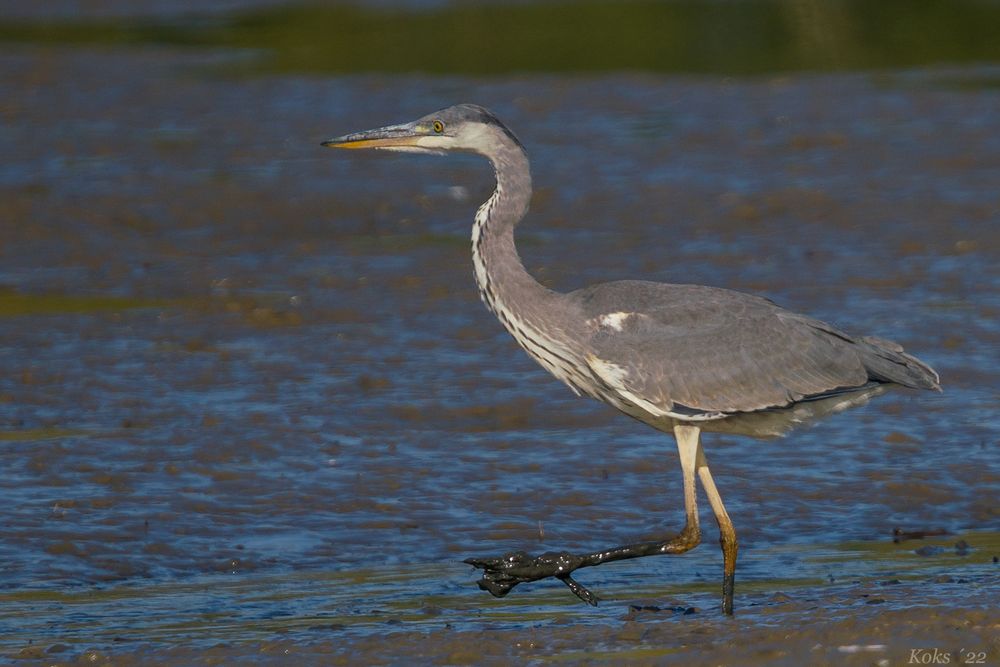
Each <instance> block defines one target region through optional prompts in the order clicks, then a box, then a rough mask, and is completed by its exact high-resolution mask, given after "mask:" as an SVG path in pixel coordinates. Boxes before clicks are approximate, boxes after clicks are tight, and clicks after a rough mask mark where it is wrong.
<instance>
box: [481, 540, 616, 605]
mask: <svg viewBox="0 0 1000 667" xmlns="http://www.w3.org/2000/svg"><path fill="white" fill-rule="evenodd" d="M585 560H586V559H585V557H584V556H575V555H573V554H571V553H567V552H565V551H559V552H553V551H550V552H546V553H543V554H542V555H540V556H532V555H530V554H528V553H526V552H524V551H515V552H512V553H509V554H506V555H504V556H501V557H499V558H466V559H465V561H464V562H466V563H468V564H469V565H472V566H473V567H476V568H479V569H480V570H482V571H483V576H482V578H481V579H479V581H478V582H477V583H478V584H479V588H480V589H482V590H484V591H488V592H489V593H490V594H491V595H493V596H494V597H498V598H502V597H503V596H505V595H507V593H509V592H510V591H511V589H512V588H514V587H515V586H517V585H518V584H522V583H525V582H529V581H538V580H539V579H546V578H548V577H555V578H556V579H558V580H559V581H561V582H563V583H564V584H566V586H567V587H568V588H569V589H570V590H571V591H573V594H574V595H576V596H577V597H578V598H580V599H581V600H583V601H584V602H586V603H587V604H589V605H593V606H595V607H596V606H597V601H598V597H597V596H596V595H594V594H593V593H591V592H590V591H589V590H587V588H586V587H585V586H583V585H582V584H581V583H580V582H578V581H576V580H575V579H573V577H571V576H570V574H571V573H572V572H573V571H574V570H576V569H578V568H580V567H583V566H584V565H585Z"/></svg>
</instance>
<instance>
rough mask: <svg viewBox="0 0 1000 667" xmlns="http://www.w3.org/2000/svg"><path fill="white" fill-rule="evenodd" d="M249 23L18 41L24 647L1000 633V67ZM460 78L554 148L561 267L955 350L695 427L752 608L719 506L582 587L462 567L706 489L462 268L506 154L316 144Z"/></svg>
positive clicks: (764, 640)
mask: <svg viewBox="0 0 1000 667" xmlns="http://www.w3.org/2000/svg"><path fill="white" fill-rule="evenodd" d="M225 58H226V56H225V54H219V53H213V54H212V55H211V56H206V55H204V54H203V53H200V52H189V51H188V52H181V51H176V50H172V49H165V48H159V47H146V48H141V49H134V50H129V51H122V50H117V49H115V48H107V49H92V48H86V49H76V50H69V49H64V48H61V47H51V46H50V47H45V48H42V47H31V46H21V47H16V48H15V47H8V48H6V49H5V50H4V51H3V53H2V54H0V67H2V68H3V70H4V72H5V75H4V76H3V77H2V78H0V99H2V100H4V102H3V103H2V107H0V114H2V117H3V122H4V125H3V129H2V132H0V151H2V153H3V155H4V156H5V160H4V161H3V165H0V188H2V191H3V196H2V197H0V218H2V221H0V225H2V228H3V234H2V238H0V286H2V289H0V331H2V345H0V368H2V369H3V372H2V373H0V457H2V460H0V465H2V467H3V470H4V483H3V485H2V486H0V501H2V502H3V505H4V507H5V511H4V515H3V522H2V523H0V599H2V600H3V611H2V612H0V655H3V656H5V657H7V658H13V657H17V656H20V657H23V658H26V659H27V658H39V659H42V658H45V659H47V660H49V661H52V660H69V661H72V660H76V659H77V658H78V657H80V656H81V655H84V656H85V651H88V650H93V651H95V653H94V656H96V657H95V660H99V659H114V660H116V661H118V662H126V663H127V662H129V661H134V662H136V663H138V664H144V663H148V662H150V661H153V662H161V663H162V662H175V663H178V664H183V663H188V662H192V661H203V662H211V661H216V662H219V661H221V662H229V661H234V660H235V661H244V662H245V661H252V660H260V661H264V662H280V661H282V660H288V661H300V660H302V659H307V660H321V659H326V658H329V659H337V660H342V661H350V660H356V659H359V656H360V657H362V658H364V659H366V660H367V661H368V662H388V663H393V662H401V661H402V660H403V657H402V656H420V657H422V659H424V660H426V661H428V662H444V661H448V660H451V661H452V662H475V661H479V660H482V659H484V658H486V657H490V656H492V657H493V658H495V659H523V660H542V659H557V658H558V659H565V660H571V661H572V660H581V659H584V658H586V657H590V658H595V656H596V658H595V659H601V656H604V658H605V659H623V660H634V661H638V662H642V661H670V660H671V659H677V660H682V661H686V662H688V663H689V664H691V663H699V662H702V661H708V660H714V659H718V661H720V662H725V661H726V660H730V661H731V660H732V659H733V656H734V655H735V656H740V655H743V656H744V657H746V656H745V654H741V653H739V652H738V651H739V650H744V651H745V650H746V649H747V647H748V646H752V647H756V648H758V649H759V651H757V652H756V653H751V657H750V658H748V660H750V661H752V660H753V659H757V660H758V662H766V661H775V660H777V661H780V660H782V659H784V660H787V661H788V664H801V658H802V654H801V651H808V650H814V649H813V647H814V645H817V644H821V645H822V646H824V647H825V648H824V649H822V652H821V653H820V654H819V657H817V659H818V660H825V659H829V660H835V659H837V658H838V657H840V658H844V659H859V660H861V659H864V660H867V661H868V662H871V661H872V660H874V659H877V658H880V657H884V656H888V657H893V658H895V657H897V656H905V655H907V653H906V651H905V649H907V648H908V647H910V648H912V647H915V646H917V644H916V643H914V642H920V641H926V642H930V641H931V639H928V638H932V639H934V641H940V642H945V643H942V644H941V645H942V646H945V645H946V642H950V641H952V640H954V641H958V640H959V639H967V640H968V641H969V642H970V643H969V645H968V646H965V648H972V647H979V646H981V647H982V648H981V649H978V650H983V651H987V652H988V656H989V658H990V659H991V660H994V661H996V660H997V659H998V655H1000V654H998V646H997V644H996V637H997V636H1000V633H997V632H996V630H997V626H996V625H995V622H996V621H995V615H994V616H993V617H992V620H991V618H990V615H989V612H990V611H991V610H992V611H994V612H995V599H996V594H997V592H998V591H1000V585H998V584H1000V574H998V570H997V565H996V564H995V563H994V562H993V559H994V558H995V556H997V555H998V554H1000V545H998V538H997V530H998V527H1000V521H998V517H1000V515H998V508H997V504H996V495H997V494H996V490H997V488H998V481H1000V465H998V460H997V456H996V444H997V441H998V435H1000V425H998V422H997V407H998V399H1000V394H998V391H997V387H1000V378H998V371H997V351H998V349H1000V347H998V342H1000V324H998V322H1000V318H998V315H1000V270H998V266H1000V263H998V259H1000V257H998V255H1000V252H998V251H1000V243H998V241H1000V224H998V223H1000V195H998V192H1000V190H998V187H997V186H998V184H1000V158H998V156H1000V94H998V93H997V91H996V89H995V88H990V87H979V86H969V85H968V82H969V81H976V80H985V81H990V80H992V81H995V80H996V79H997V77H998V76H1000V74H998V73H997V72H996V71H995V70H992V69H988V68H980V69H951V70H946V69H933V70H921V71H896V72H886V73H880V74H839V75H823V76H819V75H813V76H806V75H801V76H794V77H769V78H754V79H745V80H719V79H701V78H680V77H674V76H669V75H662V76H661V75H655V76H654V75H638V74H635V75H606V76H597V75H593V76H579V77H574V78H563V77H556V76H541V75H539V76H530V77H525V76H518V77H508V78H495V79H487V80H480V79H470V78H458V77H433V78H432V77H420V76H380V75H368V76H353V77H338V78H329V79H322V78H300V77H296V76H292V75H282V76H271V77H257V78H251V79H230V78H225V77H219V76H214V75H213V76H206V74H205V71H204V69H203V65H204V64H205V63H206V61H207V60H210V59H220V60H225ZM457 101H476V102H479V103H482V104H485V105H487V106H490V107H492V108H494V110H495V111H496V112H497V113H498V115H499V116H500V117H502V118H503V119H505V121H507V122H508V123H509V125H510V126H511V127H512V128H513V129H514V130H515V132H517V133H518V135H519V136H520V138H521V140H522V141H523V142H524V143H525V145H526V146H527V147H528V149H529V152H530V154H531V156H532V159H533V169H534V173H535V180H536V190H537V192H536V195H535V197H534V200H533V202H532V214H531V217H530V218H529V219H528V220H527V221H526V222H525V223H524V225H523V226H522V228H521V229H520V232H519V237H518V238H519V243H520V246H521V250H522V254H523V256H524V258H525V263H526V265H527V266H528V267H529V269H530V270H531V271H532V272H533V273H534V274H535V275H536V276H538V277H539V278H540V279H541V280H543V281H545V282H546V283H547V284H549V285H551V286H553V287H555V288H558V289H562V290H569V289H573V288H576V287H580V286H583V285H586V284H589V283H592V282H597V281H603V280H611V279H618V278H627V277H642V278H647V279H653V280H664V281H672V282H693V283H705V284H713V285H721V286H728V287H733V288H737V289H743V290H748V291H754V292H758V293H762V294H765V295H767V296H769V297H771V298H773V299H775V300H776V301H778V302H779V303H781V304H783V305H785V306H788V307H790V308H792V309H795V310H801V311H804V312H808V313H810V314H812V315H815V316H818V317H820V318H822V319H827V320H829V321H833V322H835V323H837V324H838V325H839V326H841V327H843V328H845V329H847V330H849V331H852V332H857V333H868V334H876V335H879V336H883V337H886V338H891V339H894V340H897V341H899V342H901V343H902V344H903V345H904V346H905V347H906V348H907V349H908V350H910V351H912V352H914V353H916V354H918V355H919V356H920V357H921V358H922V359H924V360H925V361H927V362H928V363H930V364H931V365H933V366H934V367H935V368H937V370H938V371H939V372H940V373H941V376H942V381H943V384H944V386H945V392H944V393H943V394H930V393H916V392H896V393H891V394H889V395H887V396H884V397H881V398H880V399H878V400H877V401H875V402H873V403H872V404H870V405H867V406H864V407H862V408H858V409H855V410H853V411H851V412H848V413H845V414H842V415H837V416H834V417H832V418H830V419H828V420H826V421H824V422H822V423H821V424H819V425H817V426H815V427H813V428H810V429H805V430H800V431H797V432H794V433H793V434H791V435H790V436H789V437H787V438H784V439H781V440H774V441H765V442H760V441H753V440H747V439H741V438H737V437H723V436H708V437H707V438H706V451H707V455H708V457H709V459H710V461H712V464H713V470H714V472H715V476H716V479H717V482H718V484H719V487H720V491H721V493H722V494H723V497H724V498H725V499H726V504H727V507H728V509H729V512H730V515H731V516H732V518H733V520H734V522H735V525H736V527H737V530H738V532H739V536H740V540H741V548H742V551H741V555H740V563H739V571H738V579H737V581H738V584H737V608H738V611H739V614H738V617H737V620H736V621H735V622H736V623H738V624H739V625H738V627H739V632H731V631H730V629H731V628H732V627H733V626H731V625H726V623H728V621H726V619H721V618H719V617H718V614H717V613H716V604H717V600H716V592H717V588H718V584H719V582H718V580H719V578H720V574H721V572H720V570H721V558H720V555H719V553H718V549H717V548H716V546H715V537H714V534H715V533H714V529H713V526H712V521H711V519H710V515H709V514H707V513H705V512H704V511H703V519H704V522H705V525H706V526H708V528H707V530H706V539H705V542H706V543H705V544H704V545H703V546H701V547H700V548H699V549H697V550H696V551H694V552H692V553H690V554H688V555H686V556H684V557H683V558H662V559H644V560H643V561H640V562H637V563H627V564H616V565H610V566H605V567H602V568H597V569H595V570H592V571H582V572H581V573H580V576H579V579H580V580H581V582H584V583H586V584H587V585H588V586H590V587H592V588H593V589H594V590H595V591H596V592H597V593H598V594H599V595H601V596H602V597H603V598H604V600H605V602H604V604H603V605H602V606H600V607H598V608H597V609H596V610H594V609H590V608H587V607H584V606H583V605H579V604H576V603H575V599H574V598H572V596H570V595H569V593H568V592H567V591H566V590H565V588H564V587H562V586H561V585H559V584H551V583H550V584H535V585H526V586H522V587H519V588H518V589H517V590H515V591H514V592H513V593H512V594H511V595H510V596H509V597H508V598H504V599H503V600H495V599H493V598H491V597H489V596H488V595H487V594H486V593H483V592H481V591H479V590H478V589H477V588H476V586H475V584H474V581H475V579H476V575H475V573H474V572H473V571H471V569H470V568H467V566H464V565H462V564H461V560H462V559H463V558H465V557H468V556H473V555H499V554H500V553H503V552H505V551H509V550H514V549H527V550H529V551H533V552H541V551H545V550H549V549H570V550H580V549H585V550H589V549H592V548H595V547H606V546H610V545H612V544H618V543H621V542H625V541H629V540H633V539H636V538H649V537H654V536H657V535H663V534H664V533H669V532H672V531H674V530H676V529H677V528H679V527H680V523H681V521H682V515H683V512H682V502H681V496H680V472H679V469H678V465H677V460H676V455H675V454H674V445H673V443H672V441H671V439H670V438H668V437H667V436H665V435H662V434H658V433H656V432H654V431H652V430H650V429H648V428H646V427H643V426H642V425H639V424H637V423H634V422H632V421H631V420H628V419H625V418H624V417H621V416H619V415H616V414H615V413H613V412H612V411H610V410H609V409H607V408H605V407H603V406H601V405H599V404H596V403H593V402H591V401H586V400H581V399H576V398H575V397H573V396H572V394H571V393H570V392H569V391H568V390H567V389H566V388H565V387H563V386H562V385H560V384H558V383H557V382H556V381H555V380H552V379H551V378H549V377H547V376H546V375H545V374H544V372H543V371H541V370H540V369H538V368H536V367H535V366H534V365H533V363H532V362H531V361H530V360H529V359H527V358H526V357H525V356H524V355H523V353H521V352H520V351H519V350H518V349H517V347H516V346H515V345H514V344H513V342H512V341H511V340H510V339H509V337H508V336H507V335H506V334H505V333H504V332H503V330H502V329H501V328H500V326H499V325H498V324H497V323H496V322H495V321H494V320H493V319H492V316H491V315H490V314H489V313H488V312H486V310H485V309H484V308H483V307H482V305H481V304H480V303H479V302H478V298H477V296H476V291H475V287H474V285H473V282H472V278H471V275H470V274H471V262H470V258H469V250H468V234H469V226H470V223H471V217H472V214H473V212H474V210H475V208H476V206H477V205H478V203H479V202H480V201H481V200H483V199H485V197H486V196H488V194H489V192H490V189H491V187H492V182H491V180H490V176H491V175H490V173H489V169H488V167H487V166H486V165H484V164H481V163H480V162H479V161H478V160H476V159H474V158H465V157H458V158H449V159H431V158H412V157H406V156H403V157H393V156H386V155H374V156H367V155H360V156H357V155H342V154H335V153H332V152H329V151H324V150H322V149H320V148H319V146H318V143H319V141H321V140H323V139H325V138H327V137H329V136H333V135H337V134H341V133H344V132H347V131H352V130H357V129H362V128H366V127H370V126H375V125H379V124H383V123H389V122H396V121H402V120H407V119H410V118H414V117H416V116H418V115H422V114H423V113H426V112H427V111H430V110H433V109H435V108H439V107H441V106H444V105H445V104H448V103H452V102H457ZM831 101H835V103H834V104H831V103H830V102H831ZM895 527H903V528H904V529H907V530H927V529H935V530H942V531H946V533H947V534H946V535H944V536H941V537H937V538H934V539H933V540H931V539H928V540H922V541H907V542H902V543H900V544H893V543H892V530H893V528H895ZM959 541H965V542H966V543H967V544H968V545H969V548H968V550H963V549H961V548H959V549H956V547H955V544H956V543H958V542H959ZM928 546H930V547H931V548H930V549H929V550H928V549H925V547H928ZM873 600H882V602H881V603H873V602H872V601H873ZM630 605H634V606H638V607H643V608H646V609H639V610H632V611H630V610H629V609H630ZM689 608H694V609H695V610H696V612H695V613H693V614H684V613H683V612H684V611H685V610H687V609H689ZM943 618H950V619H952V620H954V619H958V621H955V623H957V624H958V625H960V626H961V627H962V628H964V632H965V634H964V635H962V634H961V633H959V634H957V635H955V634H954V630H953V629H949V627H951V626H948V625H947V623H945V622H944V621H942V619H943ZM803 624H809V625H810V626H811V630H810V631H809V632H807V633H806V634H804V635H803V636H802V638H801V639H798V640H795V641H785V642H784V643H782V640H781V639H780V638H781V637H782V636H785V635H787V628H789V627H796V628H798V627H801V626H802V625H803ZM865 624H867V625H865ZM824 633H825V634H824ZM879 633H881V634H879ZM949 633H952V634H949ZM820 635H822V636H820ZM738 636H741V637H744V638H745V640H744V641H743V642H738V641H737V640H736V637H738ZM706 637H711V638H712V639H710V640H709V639H706ZM907 642H909V643H907ZM776 644H777V645H778V646H777V647H775V645H776ZM852 645H859V646H860V645H865V646H868V645H884V647H883V648H882V649H858V651H856V652H854V653H851V652H850V651H846V652H845V651H840V652H838V651H839V649H838V648H837V647H838V646H852ZM921 645H923V644H921ZM926 645H928V646H930V645H931V643H927V644H926ZM947 646H951V644H947ZM470 647H474V648H470ZM957 649H958V647H957V646H954V647H952V650H957ZM581 652H582V653H581ZM782 652H785V653H782ZM754 656H758V657H756V658H755V657H754ZM796 661H797V662H796ZM859 664H868V663H867V662H863V663H859Z"/></svg>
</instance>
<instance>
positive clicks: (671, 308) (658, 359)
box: [573, 281, 871, 418]
mask: <svg viewBox="0 0 1000 667" xmlns="http://www.w3.org/2000/svg"><path fill="white" fill-rule="evenodd" d="M573 296H574V298H575V299H577V301H578V303H579V305H580V306H581V307H582V308H583V309H584V313H585V315H586V318H587V322H588V326H589V327H591V334H590V338H589V354H588V356H587V362H588V365H589V366H590V367H591V369H592V371H593V372H594V374H595V375H596V376H597V377H598V378H599V379H600V381H601V382H603V383H604V384H605V385H606V388H608V389H611V390H613V391H614V392H616V393H617V395H618V396H620V397H622V398H624V399H625V400H628V401H630V402H632V403H634V404H637V405H639V406H640V407H641V408H643V409H645V410H647V411H650V412H653V414H666V415H670V416H674V417H691V418H697V417H698V416H702V417H706V418H712V417H717V416H719V415H720V414H726V413H734V412H751V411H756V410H762V409H765V408H777V407H785V406H788V405H791V404H792V403H795V402H797V401H800V400H803V399H805V398H809V397H816V396H822V395H825V394H830V393H834V392H838V391H845V390H849V389H852V388H857V387H863V386H865V385H867V384H869V382H870V381H871V379H870V377H869V373H868V370H867V369H866V367H865V363H864V360H863V356H864V355H863V351H862V350H861V349H860V348H859V346H858V345H857V344H856V343H855V341H853V340H852V339H851V338H850V337H849V336H847V335H846V334H843V333H842V332H839V331H838V330H836V329H834V328H833V327H830V326H829V325H826V324H824V323H823V322H819V321H817V320H812V319H809V318H807V317H803V316H800V315H796V314H794V313H791V312H790V311H786V310H784V309H782V308H780V307H778V306H776V305H775V304H773V303H772V302H770V301H768V300H766V299H762V298H759V297H755V296H752V295H749V294H743V293H740V292H734V291H730V290H722V289H716V288H710V287H699V286H693V285H665V284H659V283H644V282H632V281H629V282H621V283H609V284H606V285H599V286H597V287H594V288H588V289H586V290H580V291H579V292H575V293H573ZM656 411H659V412H656Z"/></svg>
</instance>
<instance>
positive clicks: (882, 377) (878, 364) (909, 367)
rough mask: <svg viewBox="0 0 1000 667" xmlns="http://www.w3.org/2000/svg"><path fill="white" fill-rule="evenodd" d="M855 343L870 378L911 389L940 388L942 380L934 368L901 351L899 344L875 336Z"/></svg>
mask: <svg viewBox="0 0 1000 667" xmlns="http://www.w3.org/2000/svg"><path fill="white" fill-rule="evenodd" d="M857 342H858V345H859V346H860V347H861V349H862V353H861V358H862V360H863V361H864V364H865V368H866V369H867V370H868V376H869V377H870V378H871V379H873V380H877V381H878V382H894V383H895V384H900V385H903V386H904V387H911V388H913V389H933V390H934V391H941V383H940V382H941V379H940V378H939V377H938V374H937V373H936V372H935V371H934V369H933V368H931V367H930V366H928V365H927V364H925V363H924V362H922V361H920V360H919V359H917V358H916V357H914V356H913V355H912V354H907V353H906V352H904V351H903V346H902V345H900V344H899V343H894V342H893V341H891V340H885V339H884V338H878V337H876V336H865V337H863V338H861V339H859V340H858V341H857Z"/></svg>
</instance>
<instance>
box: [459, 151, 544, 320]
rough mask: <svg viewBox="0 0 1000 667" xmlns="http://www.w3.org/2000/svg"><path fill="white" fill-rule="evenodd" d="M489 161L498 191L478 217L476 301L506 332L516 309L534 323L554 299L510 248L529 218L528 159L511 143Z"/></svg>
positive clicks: (475, 235)
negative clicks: (539, 311)
mask: <svg viewBox="0 0 1000 667" xmlns="http://www.w3.org/2000/svg"><path fill="white" fill-rule="evenodd" d="M489 158H490V162H491V163H492V164H493V170H494V171H495V172H496V179H497V188H496V190H495V191H494V192H493V196H491V197H490V198H489V199H488V200H486V202H485V203H484V204H483V205H482V206H480V207H479V210H478V211H477V212H476V220H475V224H474V225H473V227H472V261H473V265H474V266H475V273H476V284H477V285H478V286H479V295H480V296H481V297H482V299H483V302H484V303H485V304H486V306H487V307H488V308H489V309H490V310H491V311H492V312H493V313H495V314H496V315H497V317H499V318H500V321H501V322H503V323H504V326H506V327H507V328H508V329H510V328H511V327H510V324H511V322H510V319H511V318H512V313H511V309H516V311H517V312H518V313H519V317H522V318H524V317H527V318H532V315H533V314H534V312H535V311H536V310H537V309H538V308H539V307H544V306H545V304H547V303H549V302H550V301H551V300H552V299H553V298H557V297H558V295H557V294H555V293H554V292H552V291H551V290H548V289H546V288H545V287H543V286H542V285H541V284H539V283H538V281H536V280H535V279H534V278H532V277H531V274H529V273H528V271H527V270H526V269H525V268H524V264H522V263H521V258H520V257H519V256H518V254H517V248H516V247H515V246H514V227H515V226H517V223H518V222H520V221H521V218H523V217H524V215H525V213H527V212H528V203H529V200H530V199H531V170H530V168H529V166H528V156H527V155H526V154H525V153H524V150H523V149H522V148H521V147H520V146H518V145H516V144H513V143H509V144H504V145H503V146H501V147H500V148H499V149H498V150H496V151H495V153H494V154H493V155H490V156H489ZM511 333H513V331H512V332H511Z"/></svg>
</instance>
